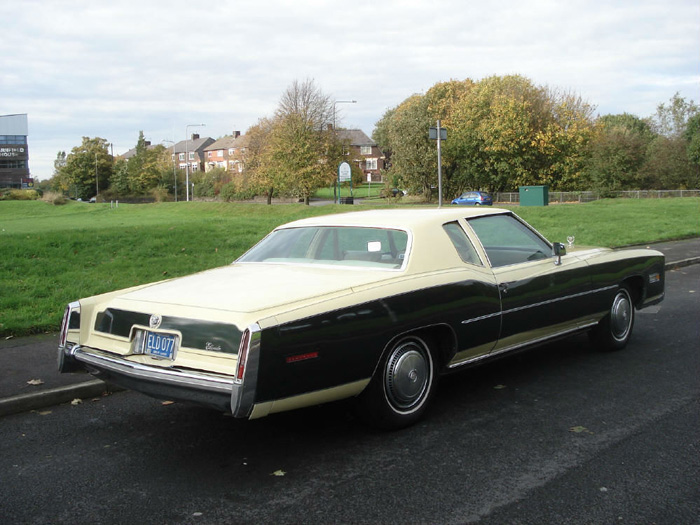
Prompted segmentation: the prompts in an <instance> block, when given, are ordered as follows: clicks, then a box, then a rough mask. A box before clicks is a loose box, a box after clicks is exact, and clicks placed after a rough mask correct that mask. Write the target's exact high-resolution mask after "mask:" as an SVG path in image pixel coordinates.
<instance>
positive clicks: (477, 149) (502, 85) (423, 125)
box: [375, 75, 594, 196]
mask: <svg viewBox="0 0 700 525" xmlns="http://www.w3.org/2000/svg"><path fill="white" fill-rule="evenodd" d="M592 112H593V108H592V107H591V106H590V105H589V104H587V103H586V102H585V101H584V100H582V99H581V98H580V97H577V96H574V95H571V94H560V93H557V92H555V91H552V90H549V89H546V88H543V87H539V86H536V85H534V84H533V83H532V82H531V81H530V80H529V79H527V78H525V77H522V76H519V75H511V76H505V77H498V76H494V77H489V78H486V79H483V80H481V81H479V82H473V81H472V80H470V79H466V80H464V81H458V80H451V81H449V82H444V83H438V84H436V85H435V86H433V87H432V88H431V89H430V90H429V91H428V92H427V93H426V94H425V95H414V96H412V97H409V98H408V99H406V100H405V101H404V102H403V103H401V104H400V105H399V106H397V107H396V108H393V109H392V110H390V111H388V112H387V113H386V114H385V115H384V117H383V118H382V119H381V120H380V121H379V122H378V124H377V130H376V133H375V140H377V142H378V143H379V144H380V146H381V147H383V148H385V149H387V150H389V151H390V152H391V159H392V171H394V170H395V173H398V174H399V175H400V176H401V177H402V179H403V181H404V183H405V184H406V186H408V187H410V188H413V189H416V188H420V190H421V191H422V192H423V193H424V194H426V195H429V192H430V188H431V186H435V185H436V183H437V166H436V162H437V159H436V151H435V150H436V148H435V144H434V142H432V141H429V140H428V128H429V127H430V126H435V124H436V121H437V120H438V119H440V120H441V125H442V126H443V127H445V128H446V129H447V137H448V138H447V141H446V142H445V143H444V144H443V149H442V167H443V187H444V189H445V192H446V194H447V195H453V196H456V195H457V194H459V193H460V192H462V191H464V190H466V189H481V190H487V191H505V190H511V191H512V190H515V189H517V187H518V186H521V185H532V184H547V185H550V186H552V187H553V188H555V189H557V188H562V189H563V188H566V189H570V188H575V187H576V186H577V185H579V184H580V183H581V179H582V177H583V172H584V164H585V159H586V148H587V145H588V143H589V142H590V140H591V139H592V137H593V130H594V122H593V119H592Z"/></svg>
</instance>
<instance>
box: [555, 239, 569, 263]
mask: <svg viewBox="0 0 700 525" xmlns="http://www.w3.org/2000/svg"><path fill="white" fill-rule="evenodd" d="M552 253H553V254H554V257H555V259H554V264H556V265H557V266H559V265H560V264H561V256H562V255H566V246H565V245H564V243H561V242H555V243H554V244H553V245H552Z"/></svg>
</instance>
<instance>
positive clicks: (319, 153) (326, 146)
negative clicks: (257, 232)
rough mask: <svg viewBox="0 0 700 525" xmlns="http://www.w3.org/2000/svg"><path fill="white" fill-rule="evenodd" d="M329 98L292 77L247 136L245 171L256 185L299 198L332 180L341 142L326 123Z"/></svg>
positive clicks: (311, 83) (330, 115) (329, 115)
mask: <svg viewBox="0 0 700 525" xmlns="http://www.w3.org/2000/svg"><path fill="white" fill-rule="evenodd" d="M333 117H334V115H333V101H332V99H331V98H330V97H329V96H328V95H326V94H324V93H323V91H321V89H320V88H318V87H317V86H316V85H315V83H314V81H313V80H306V81H304V82H299V81H294V82H293V83H292V84H291V85H290V86H289V87H288V88H287V90H286V91H285V92H284V93H283V94H282V97H281V99H280V103H279V106H278V108H277V111H276V112H275V115H274V117H272V118H270V119H262V120H260V121H259V122H258V124H256V126H253V128H251V129H250V130H249V131H248V133H247V134H250V135H251V137H250V138H251V144H250V147H249V150H250V151H249V160H248V163H247V167H246V170H247V171H248V170H249V173H251V176H252V177H253V178H254V180H255V181H256V183H257V184H259V185H260V186H261V187H264V188H266V189H267V191H266V192H267V194H268V203H269V202H270V200H271V198H272V193H273V191H276V192H279V193H282V194H286V195H293V196H297V197H300V198H302V199H304V202H305V203H306V204H308V203H309V198H310V196H311V195H312V194H313V192H314V191H315V190H317V189H318V188H320V187H322V186H327V185H328V184H330V182H331V181H332V180H333V178H334V176H335V173H336V170H337V166H338V163H339V162H340V160H341V159H342V158H343V155H342V144H341V143H340V141H339V140H338V138H337V136H336V134H335V130H334V129H333V127H332V126H331V125H330V124H331V123H332V121H333Z"/></svg>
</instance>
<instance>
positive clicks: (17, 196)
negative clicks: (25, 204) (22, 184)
mask: <svg viewBox="0 0 700 525" xmlns="http://www.w3.org/2000/svg"><path fill="white" fill-rule="evenodd" d="M0 198H1V199H3V200H8V201H35V200H37V199H38V198H39V192H37V191H36V190H9V191H4V192H3V193H2V196H0Z"/></svg>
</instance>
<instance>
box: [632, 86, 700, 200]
mask: <svg viewBox="0 0 700 525" xmlns="http://www.w3.org/2000/svg"><path fill="white" fill-rule="evenodd" d="M698 114H700V108H699V107H698V106H697V105H696V104H695V102H693V101H692V100H691V101H686V100H685V99H684V98H683V97H681V96H680V95H679V94H678V93H676V94H675V95H673V97H671V99H670V101H669V104H668V105H666V104H659V106H658V107H657V109H656V114H655V115H654V116H653V117H652V120H651V122H652V127H653V129H654V130H655V131H656V132H657V133H658V136H657V137H656V138H655V139H654V141H653V142H652V143H651V144H650V146H649V150H648V152H647V162H646V163H645V166H644V170H643V177H644V178H645V179H646V181H647V186H648V187H649V188H659V189H662V188H667V189H670V188H694V187H697V185H698V184H699V183H700V180H698V179H699V178H698V169H697V168H696V167H695V166H693V161H692V159H691V158H689V156H688V153H689V150H688V147H689V144H690V142H691V141H690V140H689V139H690V138H692V134H693V131H692V126H696V125H697V124H696V117H697V115H698ZM689 129H691V131H690V133H689V131H688V130H689Z"/></svg>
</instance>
